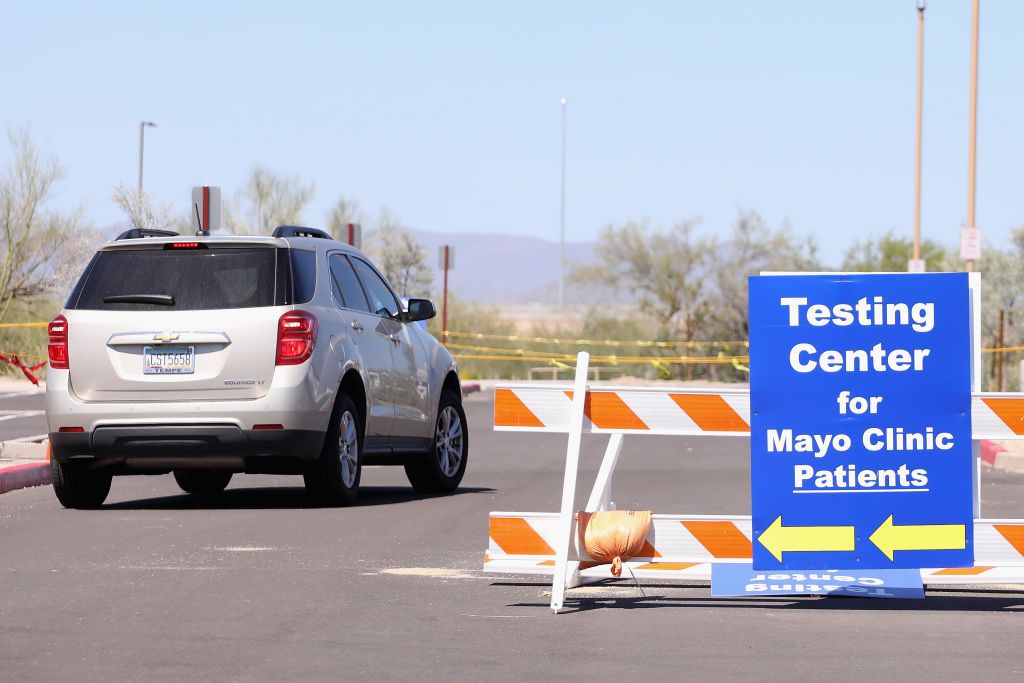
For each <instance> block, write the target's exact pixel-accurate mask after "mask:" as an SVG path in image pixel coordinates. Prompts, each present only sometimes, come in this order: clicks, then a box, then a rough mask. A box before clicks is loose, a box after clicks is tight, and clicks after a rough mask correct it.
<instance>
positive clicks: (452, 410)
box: [405, 391, 469, 493]
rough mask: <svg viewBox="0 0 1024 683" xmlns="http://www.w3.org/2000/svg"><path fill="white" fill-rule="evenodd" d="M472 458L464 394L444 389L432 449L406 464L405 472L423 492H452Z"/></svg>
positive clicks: (416, 487)
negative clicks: (460, 394) (462, 395)
mask: <svg viewBox="0 0 1024 683" xmlns="http://www.w3.org/2000/svg"><path fill="white" fill-rule="evenodd" d="M468 459H469V429H468V427H467V425H466V413H465V411H463V409H462V400H461V397H460V396H459V395H458V394H457V393H455V392H454V391H444V392H442V393H441V401H440V403H439V404H438V407H437V420H436V422H435V423H434V436H433V443H432V445H431V449H430V452H429V453H427V455H426V457H425V458H423V459H422V460H420V461H419V462H415V463H410V464H408V465H406V466H405V474H406V476H407V477H409V483H410V484H412V487H413V488H414V489H416V490H417V491H419V492H420V493H451V492H452V491H454V490H455V489H457V488H458V486H459V483H460V482H461V481H462V477H463V476H464V475H465V474H466V461H467V460H468Z"/></svg>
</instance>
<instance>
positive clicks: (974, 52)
mask: <svg viewBox="0 0 1024 683" xmlns="http://www.w3.org/2000/svg"><path fill="white" fill-rule="evenodd" d="M978 5H979V0H974V2H973V9H972V12H971V116H970V129H971V130H970V133H969V136H970V137H969V139H968V152H967V227H968V228H974V227H977V226H976V225H975V223H974V189H975V182H974V180H975V176H976V171H977V161H978V155H977V146H978V11H979V7H978ZM973 270H974V259H967V272H968V273H970V272H971V271H973Z"/></svg>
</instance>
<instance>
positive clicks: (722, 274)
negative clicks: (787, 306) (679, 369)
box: [707, 211, 821, 355]
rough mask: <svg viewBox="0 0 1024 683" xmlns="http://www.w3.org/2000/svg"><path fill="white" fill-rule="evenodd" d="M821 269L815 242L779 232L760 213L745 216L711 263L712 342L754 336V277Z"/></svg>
mask: <svg viewBox="0 0 1024 683" xmlns="http://www.w3.org/2000/svg"><path fill="white" fill-rule="evenodd" d="M820 269H821V267H820V264H819V263H818V258H817V246H816V245H815V243H814V241H813V240H811V239H809V238H798V237H796V236H795V235H793V233H792V231H791V230H790V228H789V226H788V225H787V224H783V225H782V227H780V228H778V229H775V230H773V229H772V228H771V227H770V226H769V225H768V224H767V223H766V222H765V220H764V218H762V217H761V215H760V214H758V213H757V212H756V211H748V212H744V213H742V214H740V217H739V219H738V220H737V221H736V223H734V224H733V226H732V233H731V234H730V236H729V239H728V240H726V241H723V242H722V243H721V244H720V245H719V247H718V249H716V250H715V252H714V254H713V255H712V258H711V267H710V274H711V279H712V280H713V281H714V287H713V294H712V296H711V302H710V308H711V310H712V315H711V316H710V321H709V323H710V324H709V326H708V330H707V332H708V333H709V338H712V339H717V340H719V341H746V340H747V338H748V337H749V332H750V328H749V324H748V316H749V306H748V287H747V277H748V276H750V275H757V274H759V273H762V272H773V271H775V272H789V271H792V272H799V271H808V270H820ZM726 355H736V354H732V353H730V354H726Z"/></svg>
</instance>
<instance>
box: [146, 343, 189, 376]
mask: <svg viewBox="0 0 1024 683" xmlns="http://www.w3.org/2000/svg"><path fill="white" fill-rule="evenodd" d="M195 371H196V347H194V346H144V347H142V372H143V374H146V375H191V374H193V373H195Z"/></svg>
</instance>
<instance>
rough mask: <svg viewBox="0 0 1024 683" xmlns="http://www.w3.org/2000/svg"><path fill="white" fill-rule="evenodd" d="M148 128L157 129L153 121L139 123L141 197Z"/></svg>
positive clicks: (140, 193)
mask: <svg viewBox="0 0 1024 683" xmlns="http://www.w3.org/2000/svg"><path fill="white" fill-rule="evenodd" d="M146 128H156V124H155V123H153V122H152V121H139V195H140V196H141V195H142V151H143V149H144V148H145V146H146Z"/></svg>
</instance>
